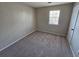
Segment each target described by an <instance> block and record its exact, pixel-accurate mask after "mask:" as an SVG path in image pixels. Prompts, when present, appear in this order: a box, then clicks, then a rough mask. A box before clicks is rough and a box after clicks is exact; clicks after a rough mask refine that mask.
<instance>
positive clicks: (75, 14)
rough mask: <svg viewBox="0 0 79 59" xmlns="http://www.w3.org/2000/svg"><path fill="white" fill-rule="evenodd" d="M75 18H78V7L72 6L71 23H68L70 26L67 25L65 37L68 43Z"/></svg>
mask: <svg viewBox="0 0 79 59" xmlns="http://www.w3.org/2000/svg"><path fill="white" fill-rule="evenodd" d="M77 18H78V9H77V7H74V8H73V13H72V17H71V23H70V27H69V32H68V37H67V38H68V41H69V43H70V41H71V39H72V36H73V32H74V28H75V24H76V21H77Z"/></svg>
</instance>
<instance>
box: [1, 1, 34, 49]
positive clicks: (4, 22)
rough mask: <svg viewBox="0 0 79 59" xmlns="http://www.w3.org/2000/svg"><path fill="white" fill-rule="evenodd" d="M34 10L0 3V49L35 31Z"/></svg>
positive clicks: (15, 4) (13, 4) (19, 5)
mask: <svg viewBox="0 0 79 59" xmlns="http://www.w3.org/2000/svg"><path fill="white" fill-rule="evenodd" d="M34 12H35V11H34V9H33V8H31V7H28V6H25V5H23V4H19V3H1V2H0V49H2V48H4V47H5V46H7V45H9V44H11V43H13V42H15V41H16V40H18V39H21V38H23V37H24V36H26V35H27V34H29V33H31V32H33V31H35V18H34V17H35V15H34Z"/></svg>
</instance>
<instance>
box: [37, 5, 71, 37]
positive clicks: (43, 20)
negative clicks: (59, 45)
mask: <svg viewBox="0 0 79 59" xmlns="http://www.w3.org/2000/svg"><path fill="white" fill-rule="evenodd" d="M50 10H60V18H59V25H49V24H48V21H49V11H50ZM71 13H72V4H65V5H58V6H51V7H44V8H43V7H42V8H38V9H37V30H39V31H43V32H48V33H53V34H56V35H63V36H66V34H67V30H68V25H69V21H70V17H71Z"/></svg>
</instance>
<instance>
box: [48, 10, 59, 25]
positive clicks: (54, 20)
mask: <svg viewBox="0 0 79 59" xmlns="http://www.w3.org/2000/svg"><path fill="white" fill-rule="evenodd" d="M59 15H60V10H54V11H49V24H53V25H58V24H59Z"/></svg>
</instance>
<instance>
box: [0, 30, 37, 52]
mask: <svg viewBox="0 0 79 59" xmlns="http://www.w3.org/2000/svg"><path fill="white" fill-rule="evenodd" d="M35 31H36V30H35ZM35 31H32V32H30V33H29V34H27V35H24V36H22V37H20V38H19V39H17V40H16V41H14V42H12V43H10V44H8V45H7V46H5V47H3V48H2V49H0V51H2V50H4V49H6V48H8V47H9V46H11V45H13V44H14V43H16V42H18V41H19V40H21V39H22V38H24V37H25V36H28V35H30V34H31V33H33V32H35Z"/></svg>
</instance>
